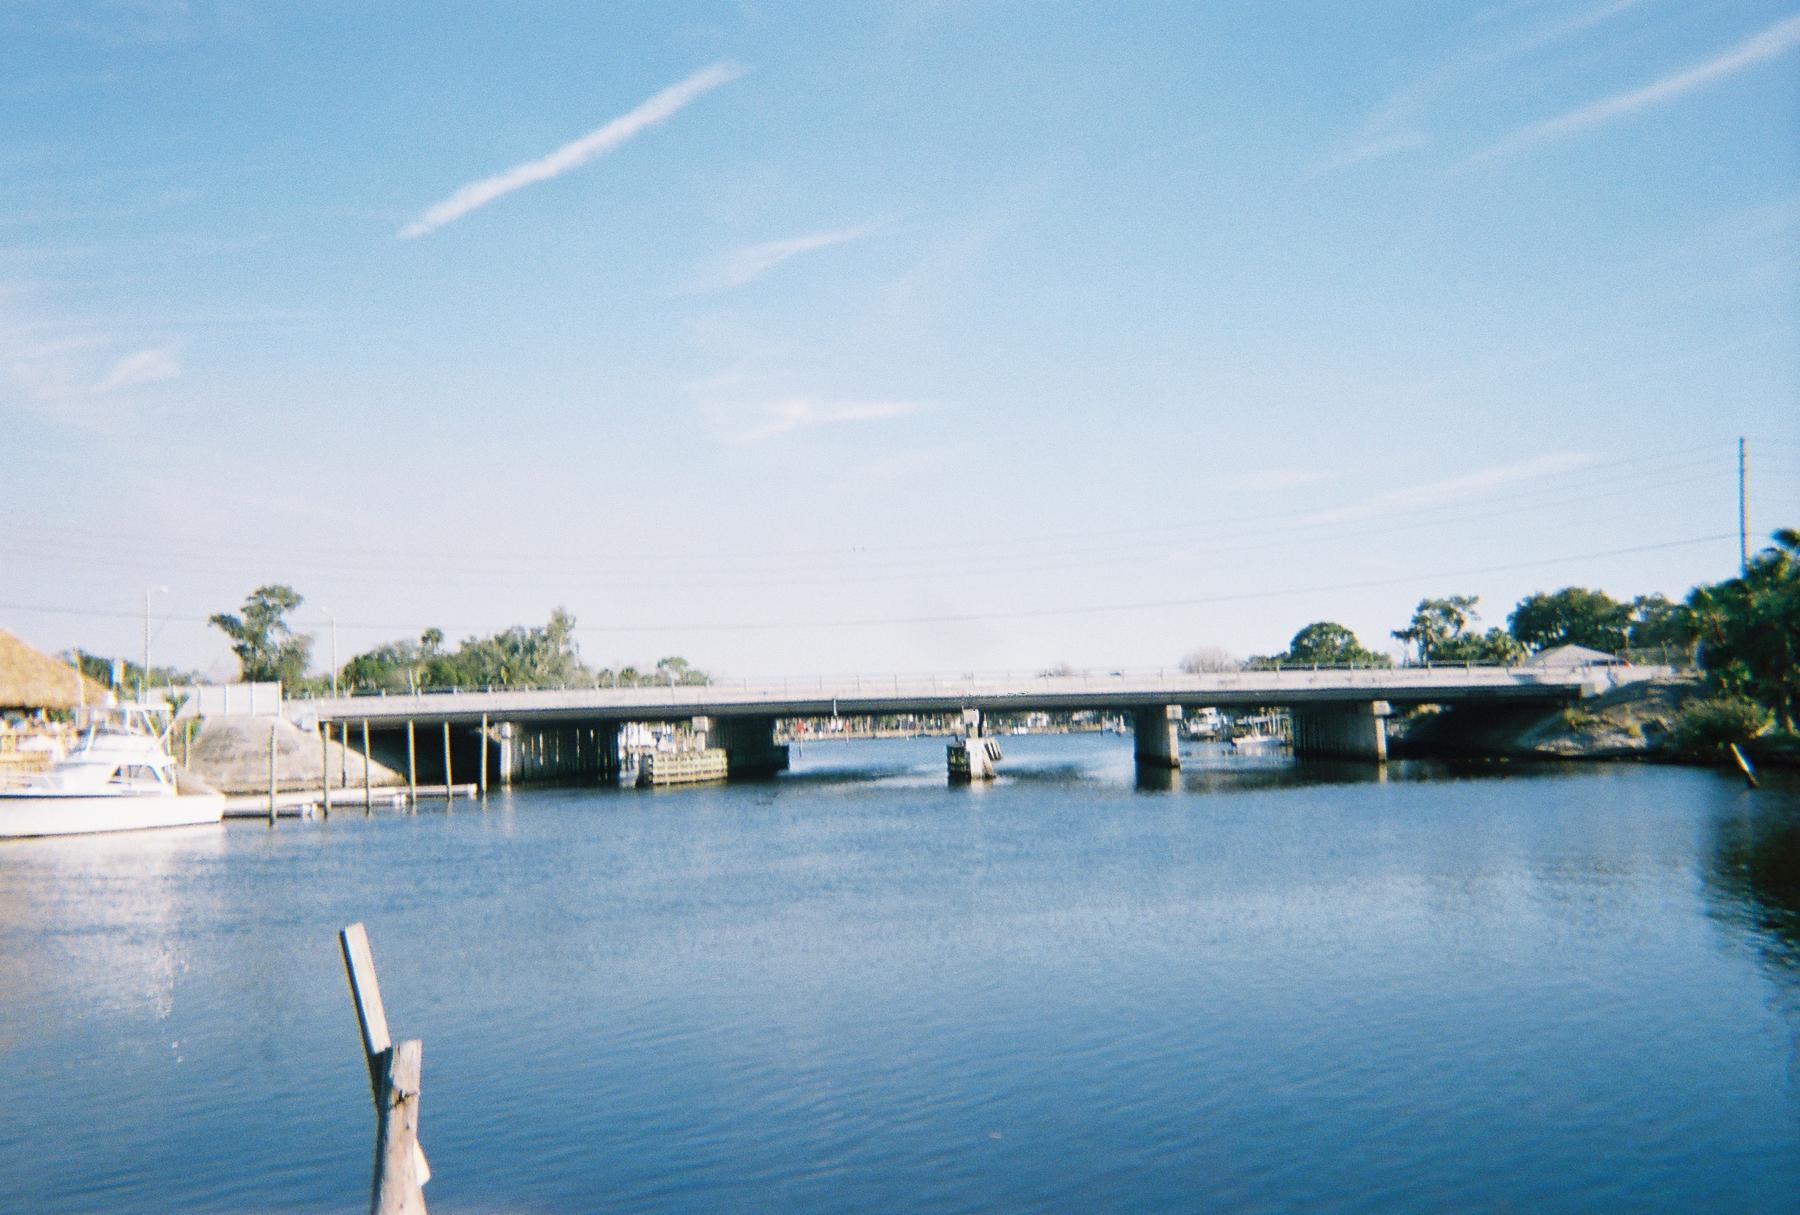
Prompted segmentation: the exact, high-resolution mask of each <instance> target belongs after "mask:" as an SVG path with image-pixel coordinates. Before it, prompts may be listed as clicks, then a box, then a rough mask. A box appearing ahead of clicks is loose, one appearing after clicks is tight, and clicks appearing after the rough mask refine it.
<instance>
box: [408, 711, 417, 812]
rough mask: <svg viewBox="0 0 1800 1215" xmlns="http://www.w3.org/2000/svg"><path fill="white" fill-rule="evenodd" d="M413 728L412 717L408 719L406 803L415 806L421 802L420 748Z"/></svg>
mask: <svg viewBox="0 0 1800 1215" xmlns="http://www.w3.org/2000/svg"><path fill="white" fill-rule="evenodd" d="M417 742H418V740H417V738H416V736H415V731H414V730H413V721H412V718H410V717H409V718H407V719H406V804H407V807H408V808H415V807H417V806H418V804H419V749H418V745H417Z"/></svg>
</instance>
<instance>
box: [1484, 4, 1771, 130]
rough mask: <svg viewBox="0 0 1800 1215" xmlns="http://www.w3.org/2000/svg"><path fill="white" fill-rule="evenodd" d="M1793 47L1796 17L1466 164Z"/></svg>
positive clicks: (1596, 121)
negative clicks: (1697, 62) (1702, 60)
mask: <svg viewBox="0 0 1800 1215" xmlns="http://www.w3.org/2000/svg"><path fill="white" fill-rule="evenodd" d="M1797 46H1800V14H1795V15H1794V16H1791V17H1789V18H1787V19H1786V20H1784V21H1777V22H1776V23H1775V24H1774V25H1771V26H1770V27H1768V28H1767V29H1765V30H1762V31H1761V32H1759V33H1756V34H1753V35H1751V36H1750V37H1749V38H1746V39H1745V40H1744V41H1742V42H1740V43H1738V44H1737V45H1736V46H1734V47H1732V48H1731V49H1730V50H1728V51H1726V52H1725V53H1724V54H1722V55H1718V56H1716V57H1714V58H1712V59H1708V60H1707V61H1706V62H1705V63H1701V64H1696V65H1695V66H1693V67H1691V68H1688V69H1686V70H1685V71H1680V72H1676V73H1675V74H1674V75H1672V76H1665V77H1663V78H1662V79H1661V80H1658V81H1656V82H1655V83H1653V84H1647V85H1645V86H1644V87H1643V88H1640V89H1632V90H1631V91H1629V92H1625V93H1615V94H1614V95H1613V96H1611V97H1605V98H1602V99H1601V100H1599V101H1595V102H1592V103H1590V104H1588V105H1584V106H1582V107H1580V108H1579V109H1574V110H1570V111H1569V112H1568V113H1566V114H1561V115H1558V116H1557V117H1555V118H1548V119H1545V120H1544V121H1542V122H1534V123H1531V124H1530V125H1528V126H1524V127H1521V128H1520V129H1519V130H1517V131H1514V132H1513V133H1512V134H1511V135H1508V136H1507V137H1506V138H1504V139H1502V140H1499V141H1498V142H1496V143H1494V144H1491V145H1489V146H1488V147H1486V148H1483V149H1482V150H1481V151H1479V152H1477V153H1476V154H1475V155H1473V156H1471V157H1470V158H1469V160H1468V161H1467V163H1468V164H1470V165H1474V164H1480V163H1481V162H1483V161H1488V160H1496V159H1499V158H1500V157H1503V156H1512V155H1516V154H1517V153H1519V152H1523V151H1525V150H1527V149H1529V148H1534V147H1537V146H1538V145H1540V144H1545V143H1551V142H1554V141H1555V140H1558V139H1565V138H1567V137H1569V136H1571V135H1575V134H1578V133H1580V132H1582V131H1587V130H1592V129H1593V128H1595V127H1601V126H1605V125H1607V124H1608V123H1612V122H1617V121H1619V120H1620V119H1623V118H1629V117H1631V116H1632V115H1634V114H1637V113H1639V112H1641V111H1643V110H1647V109H1651V108H1653V107H1655V106H1659V105H1666V104H1667V103H1669V102H1671V101H1674V100H1675V99H1676V98H1678V97H1681V96H1683V95H1685V94H1687V93H1691V92H1693V91H1695V90H1696V89H1701V88H1704V87H1706V86H1707V85H1709V84H1713V83H1714V82H1716V81H1720V80H1724V79H1726V78H1727V77H1730V76H1735V75H1736V74H1737V73H1739V72H1741V71H1744V70H1746V69H1748V68H1752V67H1755V66H1757V65H1758V64H1760V63H1764V62H1767V61H1768V60H1770V59H1776V58H1779V57H1780V56H1782V55H1785V54H1787V53H1788V52H1789V51H1791V50H1793V49H1794V48H1795V47H1797Z"/></svg>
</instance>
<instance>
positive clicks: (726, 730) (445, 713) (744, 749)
mask: <svg viewBox="0 0 1800 1215" xmlns="http://www.w3.org/2000/svg"><path fill="white" fill-rule="evenodd" d="M1666 673H1667V672H1666V671H1665V670H1664V669H1663V668H1660V667H1626V666H1608V667H1575V668H1540V667H1490V666H1473V665H1469V666H1424V667H1399V668H1390V669H1377V668H1366V667H1364V668H1309V669H1293V668H1288V669H1285V670H1279V669H1278V670H1256V671H1231V672H1220V673H1204V674H1188V673H1184V672H1178V671H1161V670H1159V671H1114V672H1107V673H1096V672H1077V673H1069V674H1063V673H1046V674H1039V675H1011V674H1008V675H962V676H954V677H952V676H940V675H930V676H902V675H882V676H837V677H816V678H796V679H760V680H751V679H745V680H741V681H736V682H733V681H724V682H713V683H706V684H679V683H677V684H664V685H657V686H651V687H646V686H639V687H631V688H620V687H565V688H548V689H531V690H525V689H510V690H492V691H425V692H418V693H412V694H405V695H355V696H336V697H317V698H312V699H296V700H290V701H288V702H287V713H288V716H289V717H291V718H293V719H295V720H296V721H297V722H299V723H301V724H303V725H312V724H315V723H318V724H322V725H324V726H325V727H326V728H328V729H330V728H334V727H335V728H336V729H337V730H338V732H339V734H340V736H341V737H344V739H345V741H346V742H348V741H349V733H350V730H351V729H352V728H354V727H361V728H364V729H367V730H368V731H370V732H371V733H372V734H375V735H378V736H380V735H385V737H386V739H387V741H388V750H389V752H390V753H391V752H392V749H393V741H394V737H395V734H396V733H397V732H400V731H404V732H405V733H406V736H407V737H408V739H412V738H414V737H415V736H416V731H417V730H418V728H419V727H421V726H423V727H426V728H427V729H428V730H429V731H431V732H433V733H441V735H442V738H443V747H442V750H441V755H442V760H441V769H440V768H439V763H438V762H432V763H431V764H430V768H431V773H432V776H433V777H434V778H435V777H436V776H438V775H442V776H443V777H444V778H445V783H447V784H448V783H452V781H454V780H462V781H469V780H473V779H475V778H476V777H477V776H479V778H480V780H481V782H482V783H483V784H484V785H485V783H486V781H487V779H488V773H489V771H490V769H491V770H492V771H494V772H495V773H496V775H497V776H498V779H499V780H500V782H501V783H511V782H513V781H515V780H535V779H559V778H566V777H571V776H577V775H589V774H592V775H595V776H598V777H604V776H607V775H610V774H616V773H617V772H618V770H619V767H620V763H621V756H620V754H619V742H618V740H619V728H620V727H621V726H623V725H625V724H627V723H632V722H646V723H648V722H681V723H685V722H691V721H695V719H702V718H703V719H705V729H706V732H707V737H708V741H709V743H710V744H711V745H712V746H715V747H720V748H722V749H723V750H724V751H725V752H726V755H727V758H728V763H729V767H730V770H731V772H732V773H733V774H734V775H738V776H762V775H768V774H771V773H773V772H776V771H780V770H781V769H783V768H785V767H787V748H786V747H784V746H781V745H780V744H778V743H777V742H776V741H775V738H776V733H775V731H776V723H777V722H778V721H780V720H782V719H788V718H803V717H881V716H903V715H915V716H918V715H927V714H958V713H960V714H962V715H963V716H964V720H965V722H966V726H965V728H966V729H967V730H968V732H969V733H971V734H979V733H981V732H982V728H983V721H984V719H985V718H986V717H987V716H988V715H991V714H995V713H1005V714H1017V713H1032V712H1071V711H1081V710H1097V711H1102V712H1110V713H1120V714H1123V715H1124V716H1126V717H1128V718H1129V719H1130V720H1131V721H1132V723H1133V733H1134V735H1135V752H1136V756H1137V760H1138V764H1139V766H1140V767H1149V768H1178V767H1180V765H1181V752H1180V748H1179V746H1178V743H1177V729H1178V722H1179V720H1180V719H1181V716H1182V714H1183V712H1184V711H1185V710H1186V709H1190V708H1196V707H1201V706H1213V707H1217V708H1222V709H1230V708H1250V707H1280V708H1285V709H1287V710H1288V711H1289V713H1290V715H1291V717H1292V721H1293V744H1294V751H1295V753H1296V754H1297V755H1301V756H1309V755H1324V756H1339V757H1351V758H1359V759H1366V760H1371V761H1374V762H1382V761H1384V760H1385V759H1386V758H1387V730H1386V718H1387V716H1388V715H1389V713H1390V712H1391V711H1392V709H1393V706H1395V705H1399V706H1402V707H1410V706H1416V705H1425V704H1431V705H1446V706H1448V705H1463V704H1496V705H1498V704H1541V705H1554V704H1561V703H1568V702H1572V701H1575V700H1578V699H1580V698H1581V697H1582V696H1585V695H1590V694H1593V693H1595V692H1599V691H1604V690H1607V689H1608V688H1612V687H1617V686H1619V685H1621V684H1624V683H1629V682H1636V681H1639V680H1644V679H1651V678H1655V677H1657V676H1659V675H1663V674H1666ZM411 746H412V744H411V743H409V750H410V749H411ZM425 750H426V751H427V752H429V753H430V758H431V760H432V761H437V758H438V756H439V754H440V751H439V749H438V748H437V747H436V746H428V747H426V748H425ZM409 762H412V763H415V764H416V762H417V761H416V757H414V758H413V759H412V760H410V761H409Z"/></svg>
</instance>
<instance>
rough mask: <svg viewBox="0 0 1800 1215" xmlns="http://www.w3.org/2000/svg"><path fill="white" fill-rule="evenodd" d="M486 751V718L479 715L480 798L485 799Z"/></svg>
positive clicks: (485, 715)
mask: <svg viewBox="0 0 1800 1215" xmlns="http://www.w3.org/2000/svg"><path fill="white" fill-rule="evenodd" d="M487 752H488V719H487V714H486V713H483V714H482V715H481V800H482V801H484V802H485V801H486V800H487Z"/></svg>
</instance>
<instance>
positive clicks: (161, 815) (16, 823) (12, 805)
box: [0, 707, 225, 839]
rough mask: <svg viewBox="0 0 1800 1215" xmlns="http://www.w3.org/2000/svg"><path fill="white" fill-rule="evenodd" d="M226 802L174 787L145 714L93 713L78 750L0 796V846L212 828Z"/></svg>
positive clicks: (168, 762) (171, 769)
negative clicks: (1, 842)
mask: <svg viewBox="0 0 1800 1215" xmlns="http://www.w3.org/2000/svg"><path fill="white" fill-rule="evenodd" d="M224 812H225V798H224V796H223V795H222V794H220V793H217V792H214V791H212V790H204V791H201V790H191V791H187V790H183V789H181V788H180V787H179V784H178V780H177V776H176V771H175V761H174V760H172V759H170V758H169V754H168V752H167V751H165V750H164V749H163V745H162V741H161V739H160V738H159V737H158V736H157V735H156V734H155V733H154V732H153V731H152V730H151V729H150V724H149V718H148V713H147V712H146V711H145V710H143V709H140V708H136V707H127V708H125V709H113V710H105V711H96V712H95V715H94V716H93V717H92V718H91V719H90V721H89V724H88V727H87V729H86V731H85V732H84V733H83V734H82V736H81V739H80V741H79V742H77V743H76V745H75V748H74V749H73V750H71V751H70V752H69V754H68V755H66V756H64V757H63V758H62V759H61V760H59V761H57V763H56V764H55V765H54V766H52V767H51V768H50V770H49V771H47V772H44V773H41V774H39V775H35V776H30V777H27V778H26V779H25V781H24V783H23V784H22V785H19V786H16V787H13V788H7V789H0V839H15V838H20V837H24V836H37V835H87V834H92V833H95V832H102V831H138V830H142V829H144V828H148V827H190V826H196V825H200V824H205V823H216V822H219V821H220V819H221V818H222V817H223V816H224Z"/></svg>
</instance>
